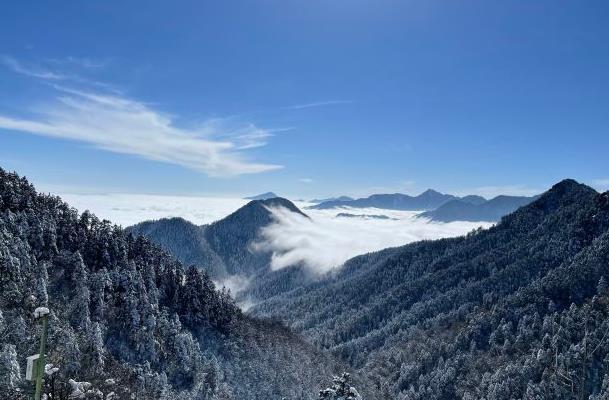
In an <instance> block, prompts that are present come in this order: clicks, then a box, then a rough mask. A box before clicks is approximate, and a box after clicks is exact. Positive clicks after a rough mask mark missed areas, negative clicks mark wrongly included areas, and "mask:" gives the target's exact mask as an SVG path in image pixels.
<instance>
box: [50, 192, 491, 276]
mask: <svg viewBox="0 0 609 400" xmlns="http://www.w3.org/2000/svg"><path fill="white" fill-rule="evenodd" d="M61 197H62V198H63V199H64V200H65V201H67V202H68V203H69V204H71V205H72V206H73V207H75V208H77V209H78V210H79V211H84V210H85V209H88V210H90V211H92V212H94V213H95V214H96V215H97V216H98V217H100V218H103V219H108V220H110V221H112V222H114V223H117V224H120V225H122V226H129V225H133V224H136V223H138V222H141V221H145V220H151V219H152V220H154V219H160V218H165V217H182V218H184V219H186V220H189V221H191V222H193V223H195V224H197V225H202V224H208V223H211V222H213V221H216V220H219V219H222V218H224V217H225V216H227V215H228V214H230V213H232V212H233V211H235V210H237V209H238V208H239V207H242V206H243V205H245V204H246V203H247V202H248V201H247V200H244V199H239V198H225V197H224V198H218V197H196V196H165V195H146V194H104V195H93V194H63V195H61ZM295 204H296V205H297V206H298V207H299V208H300V209H301V210H303V211H304V212H305V213H306V214H307V215H308V216H309V217H310V218H306V217H304V216H302V215H300V214H296V213H293V212H290V211H288V210H286V209H283V208H275V209H272V210H271V211H272V212H273V215H274V222H273V223H272V224H271V225H269V226H267V227H264V228H263V229H262V230H261V232H260V238H259V240H258V241H257V242H256V243H255V245H254V246H253V248H254V250H256V249H259V250H269V251H272V252H273V259H272V268H274V269H280V268H284V267H286V266H290V265H294V264H303V265H305V266H307V267H309V268H311V269H312V270H313V271H315V272H318V273H324V272H327V271H328V270H330V269H332V268H334V267H336V266H340V265H341V264H343V263H344V262H345V261H346V260H348V259H349V258H351V257H354V256H356V255H359V254H363V253H368V252H371V251H377V250H381V249H384V248H387V247H393V246H400V245H404V244H407V243H411V242H415V241H418V240H423V239H438V238H445V237H453V236H459V235H463V234H466V233H467V232H469V231H471V230H473V229H475V228H477V227H480V226H481V227H484V228H486V227H489V226H491V224H490V223H488V222H451V223H439V222H431V221H429V220H426V219H422V218H417V214H418V213H417V212H413V211H392V210H381V209H374V208H359V209H356V208H352V209H351V208H342V209H334V210H312V209H307V208H306V207H307V206H309V205H311V204H310V203H305V202H295ZM341 212H342V213H345V212H346V213H350V214H355V215H361V217H352V218H345V217H337V216H336V215H337V214H338V213H341ZM365 215H368V216H369V215H385V216H387V217H389V218H388V219H376V218H370V217H365Z"/></svg>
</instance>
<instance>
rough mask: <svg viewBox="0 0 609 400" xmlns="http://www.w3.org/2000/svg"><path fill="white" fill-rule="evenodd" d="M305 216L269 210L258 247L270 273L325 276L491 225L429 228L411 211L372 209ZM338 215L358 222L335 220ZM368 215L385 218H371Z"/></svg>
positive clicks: (312, 212)
mask: <svg viewBox="0 0 609 400" xmlns="http://www.w3.org/2000/svg"><path fill="white" fill-rule="evenodd" d="M298 205H299V206H300V207H302V206H306V204H303V203H299V204H298ZM304 211H305V213H307V214H308V215H309V216H310V217H311V218H310V219H309V218H306V217H303V216H302V215H299V214H296V213H292V212H290V211H288V210H286V209H281V208H279V209H272V212H273V215H274V217H275V222H274V223H272V224H271V225H269V226H267V227H265V228H263V229H262V231H261V235H260V236H261V238H260V241H259V243H258V244H257V246H258V247H260V248H263V249H266V250H271V251H272V252H273V259H272V265H271V266H272V268H274V269H280V268H285V267H287V266H290V265H294V264H299V263H302V264H304V265H306V266H308V267H309V268H311V269H312V270H313V271H315V272H319V273H324V272H327V271H329V270H330V269H332V268H334V267H336V266H339V265H342V264H343V263H344V262H345V261H347V260H348V259H350V258H352V257H354V256H356V255H359V254H364V253H369V252H372V251H377V250H382V249H385V248H387V247H395V246H401V245H404V244H407V243H411V242H416V241H419V240H423V239H439V238H446V237H454V236H459V235H464V234H466V233H467V232H470V231H471V230H473V229H476V228H478V227H483V228H488V227H489V226H491V225H492V224H491V223H489V222H451V223H441V222H432V221H429V220H427V219H423V218H417V214H418V212H414V211H392V210H381V209H375V208H342V209H333V210H310V209H308V210H307V209H305V210H304ZM341 212H346V213H350V214H355V215H360V216H361V217H351V218H345V217H337V216H336V215H337V214H338V213H341ZM370 215H385V216H387V217H389V218H388V219H377V218H370V217H369V216H370Z"/></svg>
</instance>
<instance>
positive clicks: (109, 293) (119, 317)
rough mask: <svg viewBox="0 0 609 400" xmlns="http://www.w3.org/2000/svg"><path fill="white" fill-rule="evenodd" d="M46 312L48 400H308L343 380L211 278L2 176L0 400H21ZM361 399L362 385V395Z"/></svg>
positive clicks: (332, 365)
mask: <svg viewBox="0 0 609 400" xmlns="http://www.w3.org/2000/svg"><path fill="white" fill-rule="evenodd" d="M39 306H47V307H48V308H49V309H50V310H51V314H50V318H49V343H48V347H47V349H48V350H47V356H48V358H47V362H48V363H49V364H53V367H49V373H50V374H49V375H47V379H46V388H45V391H46V393H48V394H51V395H52V398H53V399H67V398H68V396H69V395H71V394H74V393H75V392H76V393H78V392H82V394H83V396H84V395H85V393H86V396H87V398H95V399H110V398H112V399H115V400H116V399H132V398H138V399H143V398H146V399H181V398H183V399H246V398H248V399H249V398H251V399H280V398H284V397H285V398H287V399H314V398H316V397H317V394H318V391H319V389H321V388H322V387H324V386H326V385H327V383H328V382H327V381H328V377H329V376H331V375H332V372H335V371H338V370H340V369H341V368H340V367H339V365H338V363H336V362H334V361H333V360H332V359H331V358H330V357H328V356H326V355H324V354H323V353H322V352H320V351H318V350H317V349H315V348H314V347H313V346H312V345H310V344H308V343H306V342H305V341H304V340H302V339H301V338H299V337H298V336H296V335H294V334H292V333H291V332H290V331H289V330H287V329H286V328H284V327H283V326H281V325H280V324H278V323H274V322H268V321H262V320H256V319H252V318H250V317H247V316H244V315H243V314H242V313H241V311H240V310H239V309H238V308H237V307H236V306H235V304H234V302H233V300H232V299H231V297H230V295H229V293H228V292H227V291H225V290H220V291H218V290H216V289H215V287H214V284H213V283H212V281H211V279H210V278H209V276H208V275H207V274H206V273H204V272H202V271H201V270H200V269H198V268H195V267H188V268H187V267H184V266H183V265H182V264H181V263H180V262H178V261H176V260H175V259H174V258H173V257H171V256H170V255H168V254H167V253H166V252H164V251H163V250H161V249H159V248H158V247H157V246H155V245H153V244H151V243H150V242H149V241H148V240H146V239H144V238H142V237H138V238H134V237H133V236H132V235H130V234H125V233H124V232H123V230H122V229H121V228H120V227H117V226H114V225H112V224H111V223H110V222H108V221H100V220H99V219H97V218H96V217H95V216H94V215H92V214H91V213H89V212H84V213H82V214H78V212H77V211H76V210H74V209H72V208H70V207H69V206H68V205H67V204H65V203H63V202H62V201H61V200H60V199H59V198H57V197H54V196H48V195H42V194H38V193H36V191H35V190H34V188H33V187H32V185H30V184H29V183H28V182H27V180H26V179H24V178H21V177H19V176H18V175H16V174H12V173H7V172H5V171H4V170H1V169H0V388H1V392H2V396H0V397H1V398H3V399H4V398H7V399H15V400H17V399H22V398H23V399H25V398H26V397H27V396H28V393H29V392H30V391H31V390H32V385H31V383H29V382H26V381H25V379H24V368H25V366H24V363H25V358H26V356H29V355H31V354H35V353H37V351H38V340H39V337H40V325H39V324H37V323H36V321H35V320H34V318H33V311H34V309H35V308H36V307H39ZM363 386H364V387H365V385H363Z"/></svg>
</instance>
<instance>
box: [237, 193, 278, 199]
mask: <svg viewBox="0 0 609 400" xmlns="http://www.w3.org/2000/svg"><path fill="white" fill-rule="evenodd" d="M275 197H279V196H277V195H276V194H275V193H273V192H266V193H262V194H259V195H256V196H250V197H244V199H245V200H268V199H272V198H275Z"/></svg>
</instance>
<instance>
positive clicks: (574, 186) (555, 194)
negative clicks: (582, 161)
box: [523, 179, 598, 213]
mask: <svg viewBox="0 0 609 400" xmlns="http://www.w3.org/2000/svg"><path fill="white" fill-rule="evenodd" d="M597 195H598V192H597V191H596V190H594V189H592V188H591V187H589V186H586V185H584V184H582V183H579V182H577V181H576V180H574V179H564V180H562V181H560V182H558V183H557V184H555V185H554V186H552V187H551V188H550V189H549V190H548V191H546V192H545V193H543V194H541V195H540V196H538V197H537V199H536V200H535V201H534V202H532V203H531V204H529V205H528V206H527V207H523V208H524V209H525V211H526V209H528V208H529V207H532V208H536V209H538V210H543V211H544V212H546V213H547V212H551V211H554V210H556V209H558V208H560V207H563V206H568V205H570V204H575V203H579V202H586V201H588V200H589V199H590V198H593V197H595V196H597Z"/></svg>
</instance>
